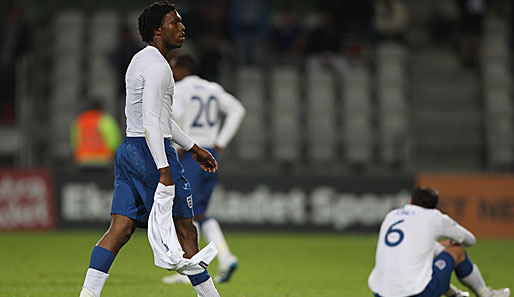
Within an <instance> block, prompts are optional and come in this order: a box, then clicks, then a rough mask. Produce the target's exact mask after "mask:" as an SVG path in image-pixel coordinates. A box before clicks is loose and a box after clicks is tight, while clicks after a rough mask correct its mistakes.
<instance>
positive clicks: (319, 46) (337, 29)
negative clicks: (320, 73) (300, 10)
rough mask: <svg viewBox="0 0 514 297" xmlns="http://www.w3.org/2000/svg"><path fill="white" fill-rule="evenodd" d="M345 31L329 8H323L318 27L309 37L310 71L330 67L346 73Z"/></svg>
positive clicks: (307, 47)
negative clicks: (343, 46) (344, 55)
mask: <svg viewBox="0 0 514 297" xmlns="http://www.w3.org/2000/svg"><path fill="white" fill-rule="evenodd" d="M342 36H343V30H342V28H341V26H340V25H338V23H337V22H336V16H335V15H334V12H333V11H332V10H331V9H330V8H329V7H323V8H321V9H320V11H319V14H318V23H317V25H316V26H315V27H314V28H313V29H311V30H310V32H309V33H308V36H307V40H309V42H308V43H307V46H306V48H305V50H306V54H307V64H308V67H309V69H318V68H325V67H329V68H332V69H334V70H336V71H337V72H338V73H344V70H345V68H346V62H345V59H344V57H343V56H342V54H341V53H342Z"/></svg>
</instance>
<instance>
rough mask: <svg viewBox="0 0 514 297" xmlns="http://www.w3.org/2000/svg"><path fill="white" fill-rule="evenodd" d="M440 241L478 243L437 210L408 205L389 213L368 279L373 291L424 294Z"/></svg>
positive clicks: (397, 296) (387, 295)
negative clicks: (436, 244) (437, 242)
mask: <svg viewBox="0 0 514 297" xmlns="http://www.w3.org/2000/svg"><path fill="white" fill-rule="evenodd" d="M440 238H450V239H453V240H454V241H456V242H457V243H460V244H463V245H464V246H471V245H473V244H475V241H476V240H475V237H474V236H473V234H472V233H471V232H469V231H468V230H466V229H465V228H464V227H462V226H460V225H459V224H457V223H456V222H455V221H453V220H452V219H451V218H450V217H449V216H447V215H445V214H442V213H441V212H440V211H439V210H437V209H427V208H423V207H420V206H416V205H406V206H405V207H403V208H399V209H395V210H392V211H391V212H389V213H388V214H387V215H386V217H385V219H384V221H383V222H382V225H381V227H380V233H379V236H378V244H377V251H376V256H375V267H374V268H373V271H372V272H371V274H370V276H369V279H368V285H369V288H370V289H371V291H373V292H374V293H378V294H379V295H380V296H383V297H401V296H412V295H416V294H419V293H421V292H422V291H423V290H424V289H425V287H426V286H427V284H428V283H429V282H430V280H431V278H432V263H433V259H434V250H433V248H434V244H435V242H436V241H437V240H438V239H440Z"/></svg>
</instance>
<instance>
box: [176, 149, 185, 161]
mask: <svg viewBox="0 0 514 297" xmlns="http://www.w3.org/2000/svg"><path fill="white" fill-rule="evenodd" d="M185 151H186V150H184V149H183V148H179V149H177V156H178V158H179V159H181V158H182V155H183V154H184V152H185Z"/></svg>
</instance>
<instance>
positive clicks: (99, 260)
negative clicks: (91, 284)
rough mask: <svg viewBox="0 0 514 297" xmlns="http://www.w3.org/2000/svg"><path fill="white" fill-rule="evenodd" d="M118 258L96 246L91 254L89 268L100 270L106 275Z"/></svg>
mask: <svg viewBox="0 0 514 297" xmlns="http://www.w3.org/2000/svg"><path fill="white" fill-rule="evenodd" d="M115 257H116V256H115V255H114V254H113V253H112V252H111V251H109V250H108V249H104V248H103V247H100V246H95V247H94V248H93V252H92V253H91V260H90V261H89V268H93V269H96V270H99V271H101V272H104V273H108V271H109V268H111V265H112V262H113V261H114V258H115Z"/></svg>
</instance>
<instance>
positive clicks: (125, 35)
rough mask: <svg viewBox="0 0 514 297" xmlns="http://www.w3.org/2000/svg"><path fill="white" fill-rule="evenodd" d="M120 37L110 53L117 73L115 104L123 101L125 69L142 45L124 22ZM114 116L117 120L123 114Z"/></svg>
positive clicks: (121, 117)
mask: <svg viewBox="0 0 514 297" xmlns="http://www.w3.org/2000/svg"><path fill="white" fill-rule="evenodd" d="M120 39H121V40H120V43H119V45H118V47H117V48H116V49H115V50H114V51H113V53H112V55H111V57H112V58H111V60H112V62H113V63H114V67H115V69H116V73H117V75H118V94H119V96H117V97H116V98H118V100H117V105H122V104H124V103H125V96H124V94H125V71H126V70H127V67H128V65H129V63H130V61H131V60H132V57H133V56H134V54H135V53H137V52H138V51H139V50H140V49H142V48H143V46H144V44H142V43H141V42H140V41H139V40H137V39H136V38H135V36H134V34H132V31H131V30H130V27H129V26H127V25H126V24H124V25H122V27H121V32H120ZM116 118H117V119H118V120H121V119H124V118H125V114H124V113H123V114H117V115H116Z"/></svg>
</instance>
